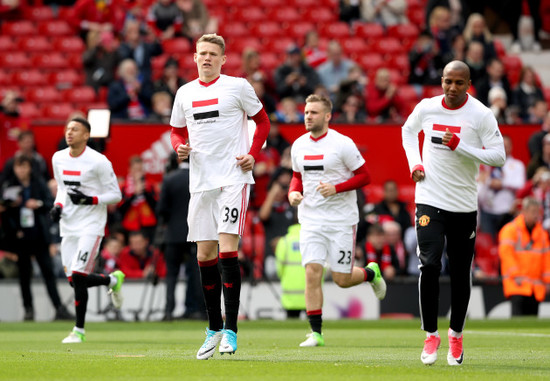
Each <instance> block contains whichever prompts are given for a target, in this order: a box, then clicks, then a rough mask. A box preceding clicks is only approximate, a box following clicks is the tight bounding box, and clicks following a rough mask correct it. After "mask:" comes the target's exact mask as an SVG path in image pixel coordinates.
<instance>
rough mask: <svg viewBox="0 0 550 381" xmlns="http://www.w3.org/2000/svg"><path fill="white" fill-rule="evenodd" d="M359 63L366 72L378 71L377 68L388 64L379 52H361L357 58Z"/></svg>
mask: <svg viewBox="0 0 550 381" xmlns="http://www.w3.org/2000/svg"><path fill="white" fill-rule="evenodd" d="M357 63H358V64H359V66H361V68H362V69H363V70H364V71H365V73H370V72H376V70H378V69H380V68H381V67H384V66H386V62H385V61H384V59H383V58H382V55H381V54H378V53H366V54H361V55H359V56H358V58H357Z"/></svg>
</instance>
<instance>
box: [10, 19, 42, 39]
mask: <svg viewBox="0 0 550 381" xmlns="http://www.w3.org/2000/svg"><path fill="white" fill-rule="evenodd" d="M2 34H3V35H8V36H32V35H36V34H37V33H36V27H35V24H34V23H33V22H32V21H29V20H20V21H8V22H4V23H2Z"/></svg>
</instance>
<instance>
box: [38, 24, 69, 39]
mask: <svg viewBox="0 0 550 381" xmlns="http://www.w3.org/2000/svg"><path fill="white" fill-rule="evenodd" d="M38 31H39V32H40V34H41V35H43V36H72V35H74V30H73V28H71V26H70V25H69V23H68V22H67V21H65V20H48V21H42V22H40V23H39V24H38Z"/></svg>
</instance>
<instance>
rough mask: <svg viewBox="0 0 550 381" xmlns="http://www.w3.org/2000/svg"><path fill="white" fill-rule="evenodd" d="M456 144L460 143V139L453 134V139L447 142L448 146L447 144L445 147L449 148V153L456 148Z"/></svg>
mask: <svg viewBox="0 0 550 381" xmlns="http://www.w3.org/2000/svg"><path fill="white" fill-rule="evenodd" d="M458 143H460V138H459V137H458V136H457V135H456V134H453V137H452V138H451V140H450V141H449V144H447V147H449V148H450V149H451V151H454V150H455V149H456V146H458Z"/></svg>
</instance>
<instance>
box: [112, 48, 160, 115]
mask: <svg viewBox="0 0 550 381" xmlns="http://www.w3.org/2000/svg"><path fill="white" fill-rule="evenodd" d="M117 77H118V79H117V80H116V81H115V82H113V83H111V84H110V85H109V90H108V92H107V103H108V104H109V108H110V109H111V117H112V118H113V119H129V120H145V118H146V117H147V115H148V114H149V112H150V110H151V97H152V96H153V83H152V82H151V81H150V80H149V79H145V78H143V77H142V76H141V74H140V73H139V71H138V66H137V64H136V62H135V61H134V60H133V59H131V58H127V59H125V60H124V61H122V62H121V63H120V64H119V65H118V70H117Z"/></svg>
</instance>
